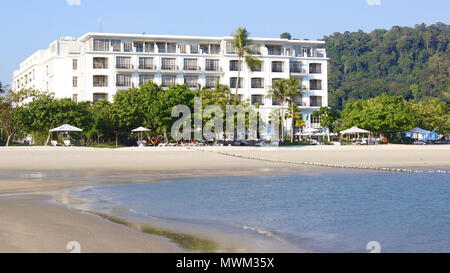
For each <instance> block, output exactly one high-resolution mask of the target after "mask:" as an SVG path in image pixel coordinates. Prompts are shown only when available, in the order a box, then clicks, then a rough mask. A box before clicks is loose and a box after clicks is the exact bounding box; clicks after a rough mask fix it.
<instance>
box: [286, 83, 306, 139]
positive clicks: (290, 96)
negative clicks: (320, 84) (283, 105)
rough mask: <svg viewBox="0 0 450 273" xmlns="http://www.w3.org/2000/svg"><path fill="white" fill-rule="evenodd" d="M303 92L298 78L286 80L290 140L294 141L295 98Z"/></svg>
mask: <svg viewBox="0 0 450 273" xmlns="http://www.w3.org/2000/svg"><path fill="white" fill-rule="evenodd" d="M303 92H304V90H303V88H302V85H301V80H300V79H296V78H290V79H287V80H286V97H287V101H288V103H289V106H290V108H291V142H293V141H294V127H295V122H294V120H295V99H296V98H297V97H301V96H302V95H303Z"/></svg>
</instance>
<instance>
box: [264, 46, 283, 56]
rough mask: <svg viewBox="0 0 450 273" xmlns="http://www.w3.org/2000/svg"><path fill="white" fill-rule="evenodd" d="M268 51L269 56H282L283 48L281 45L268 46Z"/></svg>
mask: <svg viewBox="0 0 450 273" xmlns="http://www.w3.org/2000/svg"><path fill="white" fill-rule="evenodd" d="M266 47H267V51H268V53H269V55H281V46H279V45H267V46H266Z"/></svg>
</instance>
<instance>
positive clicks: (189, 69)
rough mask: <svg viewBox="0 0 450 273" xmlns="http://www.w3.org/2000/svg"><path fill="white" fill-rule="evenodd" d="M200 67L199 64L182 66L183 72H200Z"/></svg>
mask: <svg viewBox="0 0 450 273" xmlns="http://www.w3.org/2000/svg"><path fill="white" fill-rule="evenodd" d="M201 70H202V68H201V67H200V66H184V67H183V72H184V73H200V72H201Z"/></svg>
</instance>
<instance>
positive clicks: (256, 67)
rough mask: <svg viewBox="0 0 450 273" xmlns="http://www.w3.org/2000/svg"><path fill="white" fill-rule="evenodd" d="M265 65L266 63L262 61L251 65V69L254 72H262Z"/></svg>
mask: <svg viewBox="0 0 450 273" xmlns="http://www.w3.org/2000/svg"><path fill="white" fill-rule="evenodd" d="M263 66H264V63H263V62H262V61H261V62H260V63H259V64H253V65H251V66H250V70H251V71H252V72H261V71H262V68H263Z"/></svg>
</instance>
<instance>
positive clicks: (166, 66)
mask: <svg viewBox="0 0 450 273" xmlns="http://www.w3.org/2000/svg"><path fill="white" fill-rule="evenodd" d="M175 63H176V59H175V58H162V59H161V69H162V70H176V65H175Z"/></svg>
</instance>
